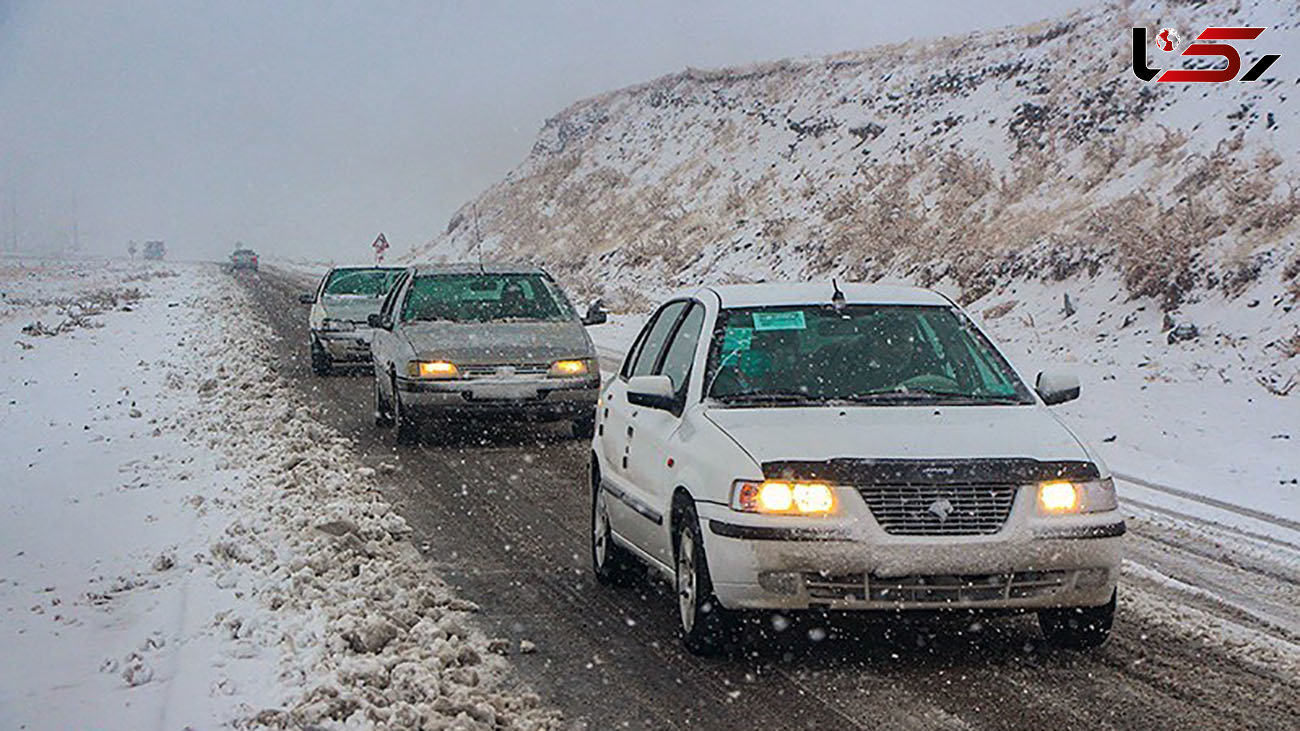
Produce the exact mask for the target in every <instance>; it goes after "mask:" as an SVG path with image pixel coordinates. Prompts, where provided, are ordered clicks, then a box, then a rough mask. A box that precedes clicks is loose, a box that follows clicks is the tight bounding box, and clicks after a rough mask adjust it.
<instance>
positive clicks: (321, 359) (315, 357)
mask: <svg viewBox="0 0 1300 731" xmlns="http://www.w3.org/2000/svg"><path fill="white" fill-rule="evenodd" d="M333 368H334V363H333V361H331V360H330V354H329V353H326V352H325V346H323V345H321V344H320V341H319V340H317V339H316V338H312V339H311V372H312V373H315V374H316V375H318V376H328V375H329V374H330V371H331V370H332V369H333Z"/></svg>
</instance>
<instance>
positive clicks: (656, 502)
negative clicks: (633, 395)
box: [627, 302, 704, 565]
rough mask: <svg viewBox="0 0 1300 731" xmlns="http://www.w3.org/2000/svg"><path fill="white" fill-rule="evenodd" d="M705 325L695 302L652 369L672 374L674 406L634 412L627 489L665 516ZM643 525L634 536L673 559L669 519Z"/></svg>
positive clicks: (652, 551)
mask: <svg viewBox="0 0 1300 731" xmlns="http://www.w3.org/2000/svg"><path fill="white" fill-rule="evenodd" d="M703 327H704V305H702V304H700V303H698V302H692V303H690V304H688V305H687V309H686V310H685V312H684V314H683V315H682V316H681V317H680V318H678V321H677V323H676V325H675V326H674V328H673V330H672V333H671V334H670V336H669V340H668V344H667V345H666V346H665V347H664V348H663V352H662V353H661V354H660V355H659V357H658V359H657V362H656V363H655V364H654V367H653V369H652V370H651V373H653V374H654V375H663V376H668V378H669V380H671V381H672V384H673V392H674V406H673V407H672V408H669V409H659V408H652V407H648V406H635V407H633V408H632V409H631V410H630V412H629V414H630V418H629V422H630V424H631V429H630V430H629V431H628V469H627V481H628V488H627V491H628V495H629V496H630V497H631V498H633V499H635V500H637V501H640V502H642V503H645V504H646V505H649V506H650V507H651V508H652V509H653V511H654V512H655V513H657V514H659V515H661V516H668V514H669V512H670V510H671V507H672V495H673V490H674V489H675V488H676V487H677V484H676V483H675V482H674V481H673V472H674V470H673V468H672V466H670V465H669V464H668V461H669V460H670V459H672V458H673V453H672V449H671V446H670V445H671V444H672V443H673V440H674V437H675V435H676V433H677V429H678V427H680V426H681V423H682V418H681V417H682V412H683V410H684V409H685V407H686V396H687V388H688V384H689V383H690V377H691V365H692V364H693V363H694V362H695V354H696V350H697V347H698V346H699V342H700V333H701V331H702V330H703ZM641 527H642V528H643V529H644V530H643V532H639V533H638V535H637V536H636V538H635V540H637V542H638V544H639V545H640V546H641V547H642V548H643V549H644V550H645V551H646V552H647V553H649V554H650V555H652V556H654V557H655V558H657V559H659V560H660V561H662V562H664V563H665V564H668V565H671V564H672V543H671V540H670V538H669V527H668V521H667V520H663V521H658V522H654V521H644V522H643V523H642V524H641Z"/></svg>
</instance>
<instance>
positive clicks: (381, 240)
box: [370, 231, 388, 264]
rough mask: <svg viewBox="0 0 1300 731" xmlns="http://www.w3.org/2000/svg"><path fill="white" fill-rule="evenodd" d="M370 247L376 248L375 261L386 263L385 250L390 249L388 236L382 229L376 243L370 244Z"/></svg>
mask: <svg viewBox="0 0 1300 731" xmlns="http://www.w3.org/2000/svg"><path fill="white" fill-rule="evenodd" d="M370 248H372V249H374V250H375V263H376V264H382V263H384V252H385V251H387V250H388V238H387V237H385V236H384V233H383V232H382V231H380V232H379V237H378V238H376V239H375V243H373V244H371V245H370Z"/></svg>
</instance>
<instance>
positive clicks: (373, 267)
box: [330, 264, 406, 272]
mask: <svg viewBox="0 0 1300 731" xmlns="http://www.w3.org/2000/svg"><path fill="white" fill-rule="evenodd" d="M330 271H331V272H343V271H385V272H404V271H406V267H401V266H397V267H386V266H381V265H379V264H345V265H341V266H333V267H330Z"/></svg>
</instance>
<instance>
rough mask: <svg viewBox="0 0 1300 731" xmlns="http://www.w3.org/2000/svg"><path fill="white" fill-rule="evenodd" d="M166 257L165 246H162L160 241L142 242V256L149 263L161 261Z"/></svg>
mask: <svg viewBox="0 0 1300 731" xmlns="http://www.w3.org/2000/svg"><path fill="white" fill-rule="evenodd" d="M166 255H167V246H166V245H165V244H163V242H161V241H146V242H144V253H143V256H144V258H145V259H147V260H150V261H161V260H162V258H163V257H164V256H166Z"/></svg>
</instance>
